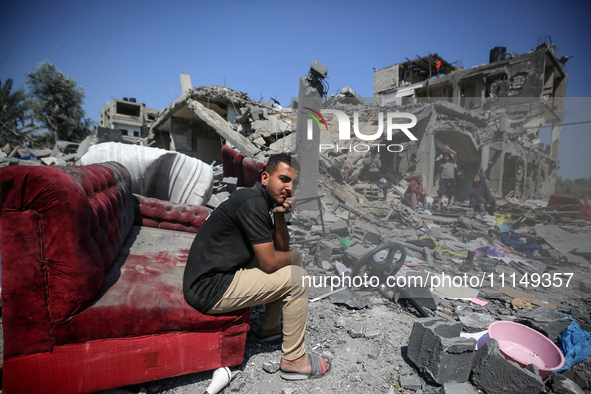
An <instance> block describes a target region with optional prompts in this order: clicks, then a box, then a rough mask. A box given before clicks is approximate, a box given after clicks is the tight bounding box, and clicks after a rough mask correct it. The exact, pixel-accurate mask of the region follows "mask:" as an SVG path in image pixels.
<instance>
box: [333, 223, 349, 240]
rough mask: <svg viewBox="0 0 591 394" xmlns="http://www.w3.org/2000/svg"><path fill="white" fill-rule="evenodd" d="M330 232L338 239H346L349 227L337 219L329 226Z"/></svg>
mask: <svg viewBox="0 0 591 394" xmlns="http://www.w3.org/2000/svg"><path fill="white" fill-rule="evenodd" d="M330 232H331V233H334V234H336V235H338V236H339V237H346V236H347V235H349V225H348V224H347V222H345V221H344V220H341V219H339V220H337V221H336V222H334V223H333V224H331V225H330Z"/></svg>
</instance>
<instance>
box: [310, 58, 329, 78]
mask: <svg viewBox="0 0 591 394" xmlns="http://www.w3.org/2000/svg"><path fill="white" fill-rule="evenodd" d="M310 72H311V73H312V74H313V75H316V76H317V77H320V78H326V75H327V74H328V69H327V68H326V65H324V64H322V63H320V62H319V61H316V60H312V65H311V66H310Z"/></svg>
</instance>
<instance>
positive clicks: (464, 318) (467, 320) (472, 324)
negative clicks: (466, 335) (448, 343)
mask: <svg viewBox="0 0 591 394" xmlns="http://www.w3.org/2000/svg"><path fill="white" fill-rule="evenodd" d="M458 318H459V319H460V321H461V322H462V324H463V325H464V328H465V329H466V332H479V331H484V330H487V329H488V326H490V325H491V324H492V323H494V322H495V321H497V319H496V318H495V317H494V316H492V315H490V314H486V313H477V312H462V313H461V314H460V315H459V316H458Z"/></svg>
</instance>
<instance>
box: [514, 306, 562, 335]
mask: <svg viewBox="0 0 591 394" xmlns="http://www.w3.org/2000/svg"><path fill="white" fill-rule="evenodd" d="M560 315H561V313H560V312H558V311H557V310H556V309H553V308H549V307H547V306H541V307H539V308H536V309H534V310H532V311H529V312H526V313H524V314H523V315H521V317H522V318H524V319H526V322H524V323H525V324H526V325H528V326H530V327H531V328H533V329H534V330H537V331H540V332H541V333H543V334H545V335H546V336H547V337H548V338H550V340H551V341H552V342H554V343H558V336H559V335H560V334H561V333H562V332H563V331H564V330H566V329H567V328H568V326H569V325H570V319H569V318H568V316H560Z"/></svg>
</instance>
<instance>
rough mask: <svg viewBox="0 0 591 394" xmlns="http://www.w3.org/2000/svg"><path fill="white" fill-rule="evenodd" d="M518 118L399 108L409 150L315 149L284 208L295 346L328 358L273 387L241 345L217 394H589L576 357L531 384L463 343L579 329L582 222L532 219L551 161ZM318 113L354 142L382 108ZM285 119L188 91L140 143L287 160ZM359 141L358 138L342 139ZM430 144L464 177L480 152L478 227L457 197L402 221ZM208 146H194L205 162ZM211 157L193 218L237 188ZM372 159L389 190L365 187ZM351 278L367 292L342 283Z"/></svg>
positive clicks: (524, 374) (172, 383)
mask: <svg viewBox="0 0 591 394" xmlns="http://www.w3.org/2000/svg"><path fill="white" fill-rule="evenodd" d="M526 106H527V108H521V107H514V106H511V107H509V106H507V107H503V106H499V105H496V106H494V107H489V106H483V107H482V108H480V109H478V111H468V110H465V109H463V108H461V107H460V106H457V105H454V104H451V103H447V102H425V103H418V104H412V105H409V106H405V107H400V108H398V109H397V110H399V111H404V112H406V113H411V114H413V115H415V116H416V118H417V127H418V131H417V133H416V135H417V137H418V138H419V140H418V142H415V141H409V140H408V138H406V137H405V136H404V135H401V134H402V133H398V134H395V135H394V138H393V139H392V140H391V141H385V140H381V141H378V142H380V143H384V144H388V143H395V144H399V145H400V146H402V147H403V149H402V151H401V152H396V153H394V154H389V153H388V152H386V154H384V155H381V156H380V154H379V153H378V152H375V151H371V152H366V151H359V152H357V151H355V150H354V149H327V150H325V151H321V152H320V168H319V172H320V177H319V180H318V190H319V195H318V196H311V197H308V198H304V199H301V200H298V202H297V204H298V205H297V206H296V210H295V212H294V213H293V214H292V216H291V218H290V224H291V225H290V232H291V244H292V247H293V248H296V249H297V250H298V251H300V253H301V254H302V256H303V261H304V265H305V268H306V269H307V271H308V273H309V280H310V282H309V283H310V298H311V303H310V307H309V320H308V330H307V339H306V342H307V346H308V348H309V350H311V351H315V352H321V353H324V354H327V355H329V356H331V357H332V360H333V365H334V368H333V371H331V373H330V374H329V375H327V376H326V377H325V378H323V379H320V380H318V381H313V382H300V383H297V384H294V383H287V382H284V381H282V380H281V378H280V377H279V375H278V374H277V373H276V372H277V370H278V365H277V364H276V363H274V362H275V361H276V360H279V357H280V346H279V345H278V344H258V343H255V341H254V340H249V341H248V342H247V350H246V355H245V360H244V363H243V364H242V365H241V366H240V367H239V368H237V369H238V371H237V372H236V374H235V377H234V379H233V380H232V382H231V383H230V385H229V387H228V388H227V389H226V390H225V391H224V392H249V393H268V392H286V393H287V392H291V393H307V392H384V393H394V392H407V393H409V392H416V393H419V392H422V393H458V392H466V393H471V392H478V391H477V390H480V392H485V393H497V392H501V391H502V392H506V393H524V392H532V393H534V392H541V391H542V392H547V393H553V392H556V393H562V392H573V393H574V392H581V390H585V391H584V392H591V390H590V389H589V384H590V383H591V362H590V361H589V359H587V360H586V361H583V362H581V363H578V364H576V365H574V366H571V367H569V368H568V370H567V371H566V372H564V373H552V374H550V376H549V377H547V378H545V379H542V378H541V377H540V376H539V374H538V371H537V369H536V367H531V366H526V367H524V368H522V367H520V366H519V365H517V364H515V363H512V362H511V361H508V360H506V359H505V357H504V356H503V354H502V352H501V350H500V348H499V343H498V342H497V341H496V340H494V339H491V340H489V341H488V342H486V344H483V345H482V346H479V348H478V349H477V343H478V341H477V339H476V335H477V334H481V333H483V332H486V330H487V329H488V327H489V326H490V324H491V323H493V322H495V321H500V320H506V321H514V322H518V323H521V324H524V325H527V326H529V327H532V328H534V329H535V330H538V331H539V332H542V333H543V334H544V335H546V336H547V337H548V338H550V340H552V341H553V342H554V343H555V344H557V345H560V344H561V341H560V338H559V336H560V334H561V333H562V332H563V331H564V330H565V329H566V328H567V327H569V325H570V322H571V320H570V318H569V317H567V316H565V315H564V314H567V315H569V316H570V317H571V318H572V319H573V320H574V321H575V322H576V323H578V325H579V326H580V328H581V329H582V330H585V331H591V298H589V291H590V290H591V286H590V285H589V283H588V279H589V277H590V276H589V275H590V268H591V265H590V261H591V249H590V245H591V242H589V241H591V222H590V221H588V220H584V219H581V218H580V215H579V214H578V213H577V212H578V211H577V209H579V208H574V207H572V206H568V205H558V206H553V207H550V206H549V207H546V206H545V204H546V202H547V198H548V197H549V196H548V195H545V193H546V191H547V190H550V189H552V188H553V185H550V186H549V185H548V184H546V183H544V182H542V181H541V180H540V179H538V178H537V175H536V174H540V173H541V172H543V171H547V170H548V169H549V167H544V169H542V167H543V165H542V164H540V163H541V162H542V161H544V163H549V164H544V165H547V166H550V167H552V166H553V165H555V163H554V162H553V161H552V159H551V158H550V157H549V156H548V155H547V154H545V153H543V152H541V151H540V150H536V149H534V148H535V145H536V144H537V140H536V136H537V133H531V132H529V131H528V130H530V127H533V126H532V125H535V124H537V123H536V122H537V119H539V118H540V117H541V116H543V114H542V112H539V111H537V109H536V108H534V110H533V111H532V106H531V105H529V104H528V105H526ZM324 108H331V109H338V110H341V111H343V112H345V113H346V114H348V115H350V116H351V119H352V118H353V114H354V113H356V114H357V116H358V122H359V128H360V130H361V131H362V132H367V131H368V130H370V129H375V128H376V127H377V126H378V122H379V119H378V116H379V115H378V114H379V113H380V112H386V111H387V110H388V109H387V108H386V107H379V106H377V104H373V103H370V104H368V103H367V102H365V100H363V99H362V98H360V97H359V96H358V95H357V94H355V92H354V91H353V90H352V89H350V88H345V89H343V91H342V92H341V93H339V94H338V95H335V96H332V97H329V98H328V99H327V100H326V101H325V103H324ZM175 114H176V115H175ZM179 114H184V115H183V116H185V117H184V118H182V117H180V115H179ZM173 115H174V116H173ZM296 117H297V111H296V108H281V107H280V106H279V105H278V104H271V103H266V102H263V101H261V102H255V101H253V100H250V99H249V98H248V97H247V96H246V94H244V93H242V92H235V91H232V90H231V89H228V88H223V87H219V86H211V87H199V88H195V89H192V90H190V91H188V92H187V93H185V94H184V95H183V96H181V97H179V99H178V100H176V101H175V102H174V103H173V104H171V106H169V107H168V108H167V109H165V110H163V111H162V112H161V113H160V114H159V116H158V118H157V119H156V121H155V122H154V124H153V125H152V127H151V129H150V134H149V136H148V137H147V138H146V139H144V140H142V142H141V144H140V145H142V146H145V147H148V146H155V147H159V148H161V149H169V150H172V149H171V147H172V148H175V150H176V151H177V152H179V154H189V155H191V156H193V157H197V158H199V157H200V153H199V152H197V153H196V152H193V151H190V148H189V147H190V145H191V143H192V142H190V141H189V140H188V139H187V138H185V137H186V136H187V134H186V133H185V134H183V133H184V132H183V133H181V132H179V134H178V135H175V130H180V129H181V128H180V126H181V125H184V126H186V125H193V126H194V127H195V128H196V129H195V130H201V132H203V134H207V135H208V136H209V135H210V134H212V133H213V137H212V138H210V140H211V142H208V143H211V144H214V142H215V143H218V142H219V139H220V136H222V137H223V139H224V140H225V143H226V144H227V145H232V146H233V147H234V149H236V150H237V151H239V152H241V153H242V154H244V156H245V157H248V158H254V159H258V160H264V159H265V158H266V157H268V156H269V155H270V154H272V153H275V152H293V151H294V144H295V138H293V137H294V136H292V135H291V133H292V131H293V130H295V127H293V126H292V124H293V122H295V121H296V120H297V119H296ZM197 118H198V119H197ZM519 119H521V120H519ZM326 120H327V122H328V130H330V132H326V133H323V134H322V136H321V142H322V143H326V144H333V145H337V144H342V143H343V141H340V140H339V136H338V133H337V132H336V131H335V130H338V127H337V123H336V119H334V118H333V117H330V116H327V117H326ZM175 122H176V123H175ZM177 125H178V126H179V128H178V129H175V127H177ZM204 125H207V127H206V126H204ZM193 126H191V127H193ZM538 126H539V124H538ZM204 127H206V129H204ZM364 130H365V131H364ZM228 133H233V134H228ZM167 135H168V136H167ZM103 136H104V135H103ZM228 136H229V137H230V138H228ZM166 138H168V139H166ZM204 138H205V137H204ZM208 138H209V137H208ZM113 139H114V138H113V137H110V138H103V139H102V140H101V139H100V138H99V137H98V136H97V135H94V136H91V137H89V139H88V140H87V141H85V142H83V143H82V144H80V145H79V146H78V145H74V144H69V143H65V142H60V143H58V144H57V145H56V148H55V149H54V150H53V151H51V152H49V151H46V150H35V149H31V148H19V149H18V154H17V153H13V151H14V147H11V146H7V147H5V149H3V151H4V152H5V154H6V155H7V156H11V157H6V158H3V159H1V161H0V165H2V166H4V165H16V164H19V165H24V164H44V165H56V164H66V165H72V164H77V163H78V162H79V160H80V158H81V157H82V156H83V155H84V153H86V152H87V151H88V148H89V145H93V144H97V143H102V142H108V141H107V140H109V141H112V140H113ZM166 141H169V142H168V146H165V145H166V144H167V142H166ZM170 141H172V142H170ZM200 141H201V140H200ZM362 143H364V140H362V139H360V138H359V137H357V136H355V137H353V138H352V139H351V140H350V141H347V145H349V144H350V145H355V144H362ZM443 144H447V145H449V146H451V145H452V144H455V145H456V146H454V149H456V150H457V151H458V155H459V157H460V161H459V163H458V166H459V168H460V169H462V170H463V171H464V173H465V179H466V180H471V179H472V178H473V176H474V174H476V173H477V172H478V170H480V168H479V158H480V156H478V155H480V154H481V152H483V151H486V150H488V153H487V155H489V156H487V157H491V158H492V159H491V161H493V165H491V168H490V171H489V172H488V178H487V179H488V180H489V181H491V189H493V193H494V194H495V196H496V199H497V213H496V215H484V214H476V213H475V212H474V211H473V209H472V208H471V207H469V206H468V205H467V204H466V198H465V195H464V194H462V193H461V192H460V193H458V196H457V197H456V201H455V202H454V203H453V204H452V205H451V206H449V207H447V208H445V209H443V210H442V211H441V212H433V210H432V209H429V207H422V208H421V209H417V210H413V209H411V208H410V206H409V204H408V203H407V202H406V201H405V200H404V192H405V190H406V187H407V184H408V182H409V181H410V176H411V174H412V172H413V171H421V172H422V173H423V177H424V179H425V185H426V188H427V191H428V192H429V194H430V195H431V196H434V195H435V189H434V186H433V187H432V186H431V185H432V183H433V180H434V175H435V173H434V168H435V167H434V165H435V163H436V162H437V160H438V155H439V154H441V153H442V152H444V149H443V148H442V147H443ZM206 145H207V144H206ZM501 145H502V146H501ZM215 147H216V145H207V149H208V150H210V151H212V152H213V151H214V150H215V149H214V148H215ZM524 148H525V150H524ZM495 150H496V151H498V152H501V153H502V155H503V156H504V155H506V154H508V155H509V156H511V157H513V158H514V159H515V160H514V162H512V163H514V164H515V167H511V168H512V171H513V174H512V175H510V174H509V172H508V171H509V169H507V168H505V169H503V168H500V169H499V168H497V167H496V166H495V164H494V160H495V159H494V155H495V154H494V151H495ZM7 151H9V152H7ZM213 153H215V154H216V155H217V153H218V152H213ZM213 153H212V155H211V156H208V157H207V159H208V160H206V159H203V160H204V161H205V162H206V163H212V164H211V165H212V172H213V179H212V180H211V183H212V186H211V187H212V190H213V194H212V196H211V198H210V199H209V200H208V201H207V205H208V206H210V207H212V208H215V207H216V206H217V205H219V204H220V203H221V202H222V201H223V200H225V199H226V198H227V197H228V196H229V195H230V194H231V193H232V192H233V191H235V190H236V189H237V188H239V187H240V186H238V185H237V178H234V177H224V176H223V168H222V164H221V162H222V160H221V153H220V155H219V157H218V156H215V155H214V154H213ZM19 154H20V155H21V157H20V158H18V157H17V156H18V155H19ZM477 154H478V155H477ZM377 157H381V159H382V161H383V162H385V164H386V166H387V167H388V169H389V170H390V171H391V175H392V176H393V180H390V181H385V182H382V180H378V181H372V180H369V179H368V178H367V171H368V168H369V166H370V164H371V163H372V161H373V160H375V159H376V158H377ZM512 160H513V159H512ZM487 162H488V161H487ZM531 166H537V167H536V169H535V171H537V172H535V171H534V170H532V167H531ZM508 167H509V166H508ZM528 169H529V170H528ZM495 171H497V172H495ZM552 171H555V167H554V168H552V169H550V172H552ZM545 173H548V172H545ZM527 174H529V175H531V176H529V175H528V176H526V175H527ZM508 178H511V179H512V182H513V183H510V182H508V181H507V179H508ZM532 182H533V183H532ZM460 184H461V183H460ZM466 184H468V181H466ZM508 185H509V186H510V188H511V190H510V191H508V190H506V188H507V187H508ZM508 195H509V197H508ZM296 197H297V192H296ZM529 198H536V200H533V201H528V200H527V199H529ZM573 212H575V213H577V216H576V218H573V216H572V215H573ZM364 274H366V277H369V278H371V277H372V276H376V277H377V278H378V280H377V281H370V282H369V283H368V282H367V281H356V280H355V278H360V277H363V275H364ZM446 278H447V279H446ZM388 280H390V282H388ZM263 310H264V307H257V308H253V309H252V315H251V320H252V325H253V326H255V327H256V326H257V325H258V324H260V322H261V317H262V312H263ZM478 338H480V337H478ZM251 339H252V338H251ZM499 371H504V372H499ZM493 372H494V373H493ZM498 374H502V376H504V377H506V378H504V379H499V378H498ZM209 378H210V374H208V373H204V374H196V375H193V376H189V377H187V376H185V377H179V378H174V379H167V380H164V381H158V382H153V383H149V384H144V385H143V386H142V387H138V388H137V389H139V390H143V391H144V392H145V391H148V392H170V393H181V392H187V391H188V392H198V391H201V392H202V391H203V390H204V389H205V387H206V386H207V383H208V380H209ZM281 390H282V391H281ZM130 391H132V392H137V390H136V388H131V389H130Z"/></svg>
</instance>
